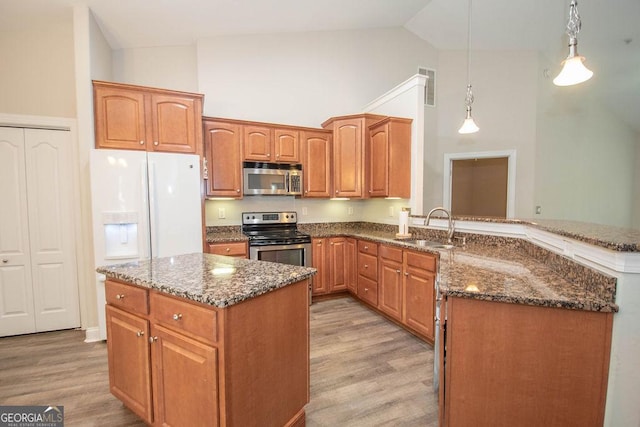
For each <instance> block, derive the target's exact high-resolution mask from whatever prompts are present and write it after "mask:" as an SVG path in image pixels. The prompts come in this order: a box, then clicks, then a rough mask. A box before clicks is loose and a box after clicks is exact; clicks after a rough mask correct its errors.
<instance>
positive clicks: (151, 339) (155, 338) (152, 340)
mask: <svg viewBox="0 0 640 427" xmlns="http://www.w3.org/2000/svg"><path fill="white" fill-rule="evenodd" d="M156 341H158V337H149V343H151V344H153V343H154V342H156Z"/></svg>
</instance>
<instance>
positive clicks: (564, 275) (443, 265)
mask: <svg viewBox="0 0 640 427" xmlns="http://www.w3.org/2000/svg"><path fill="white" fill-rule="evenodd" d="M298 228H299V229H301V230H302V231H304V232H307V233H309V234H311V235H312V237H314V238H329V237H341V236H344V237H354V238H357V239H363V240H370V241H372V242H376V243H383V244H388V245H392V246H396V247H402V248H406V249H412V250H416V251H424V252H429V253H432V254H434V255H436V256H437V257H438V258H439V261H440V262H439V263H438V266H439V292H441V293H442V294H445V295H451V296H459V297H465V298H473V299H481V300H487V301H498V302H509V303H517V304H527V305H537V306H545V307H561V308H567V309H577V310H589V311H602V312H616V311H618V306H617V305H616V304H615V289H616V279H615V278H614V277H611V276H608V275H605V274H603V273H600V272H598V271H595V270H593V269H591V268H588V267H586V266H583V265H581V264H578V263H576V262H575V261H573V260H570V259H568V258H565V257H563V256H561V255H558V254H555V253H552V252H551V251H548V250H546V249H543V248H541V247H539V246H536V245H534V244H533V243H531V242H528V241H525V240H522V239H517V238H508V237H497V236H487V235H477V234H467V233H458V234H460V235H464V236H467V242H468V243H467V244H465V245H461V244H460V242H457V245H456V247H455V248H454V249H436V248H431V247H428V246H418V245H416V244H415V243H412V242H411V241H403V240H397V239H396V238H395V233H396V231H397V227H396V226H390V225H387V224H377V223H366V222H353V223H316V224H298ZM209 231H211V233H208V234H207V241H212V240H210V236H216V237H217V234H216V233H215V229H211V230H209ZM409 231H410V232H411V233H412V234H413V236H414V238H416V239H426V240H435V241H443V232H441V231H436V230H431V229H424V228H417V227H410V229H409ZM238 233H240V230H239V227H238ZM222 235H224V233H222ZM240 235H242V234H241V233H240ZM221 241H222V240H221Z"/></svg>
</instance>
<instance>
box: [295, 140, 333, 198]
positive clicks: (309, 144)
mask: <svg viewBox="0 0 640 427" xmlns="http://www.w3.org/2000/svg"><path fill="white" fill-rule="evenodd" d="M302 171H303V175H304V194H303V195H304V197H319V198H329V197H331V133H328V132H311V131H304V132H302Z"/></svg>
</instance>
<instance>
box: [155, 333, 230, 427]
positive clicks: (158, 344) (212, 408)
mask: <svg viewBox="0 0 640 427" xmlns="http://www.w3.org/2000/svg"><path fill="white" fill-rule="evenodd" d="M151 333H152V337H153V338H152V339H153V341H154V342H153V344H151V356H152V358H153V370H152V372H153V392H154V405H155V411H154V414H155V419H156V423H157V424H158V425H163V426H217V425H218V424H219V404H218V375H217V372H218V356H217V350H216V349H215V348H214V347H210V346H207V345H204V344H202V343H199V342H197V341H194V340H191V339H189V338H186V337H184V336H182V335H180V334H178V333H175V332H173V331H171V330H169V329H165V328H163V327H162V326H153V327H152V328H151Z"/></svg>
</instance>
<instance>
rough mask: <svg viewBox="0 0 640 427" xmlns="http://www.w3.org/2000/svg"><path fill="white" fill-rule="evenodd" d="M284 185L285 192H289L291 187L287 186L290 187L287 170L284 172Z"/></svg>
mask: <svg viewBox="0 0 640 427" xmlns="http://www.w3.org/2000/svg"><path fill="white" fill-rule="evenodd" d="M284 186H285V190H286V192H287V193H289V192H290V190H291V189H290V188H289V187H290V182H289V172H286V173H285V174H284Z"/></svg>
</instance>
